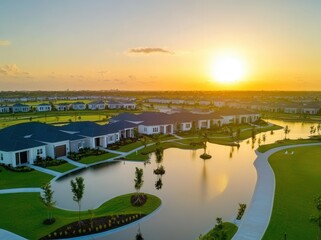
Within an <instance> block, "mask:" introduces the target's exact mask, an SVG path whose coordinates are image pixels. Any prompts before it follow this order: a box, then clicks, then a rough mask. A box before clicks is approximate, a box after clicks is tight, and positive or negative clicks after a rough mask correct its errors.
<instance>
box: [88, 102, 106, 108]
mask: <svg viewBox="0 0 321 240" xmlns="http://www.w3.org/2000/svg"><path fill="white" fill-rule="evenodd" d="M88 109H91V110H104V109H105V103H104V102H103V101H94V102H91V103H88Z"/></svg>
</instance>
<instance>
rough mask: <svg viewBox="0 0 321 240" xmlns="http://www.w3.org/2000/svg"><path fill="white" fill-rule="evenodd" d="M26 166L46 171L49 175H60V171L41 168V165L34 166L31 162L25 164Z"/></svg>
mask: <svg viewBox="0 0 321 240" xmlns="http://www.w3.org/2000/svg"><path fill="white" fill-rule="evenodd" d="M26 166H28V167H30V168H33V169H35V170H37V171H39V172H43V173H47V174H49V175H52V176H55V177H57V176H60V175H61V173H60V172H56V171H53V170H50V169H47V168H42V167H39V166H35V165H32V164H26Z"/></svg>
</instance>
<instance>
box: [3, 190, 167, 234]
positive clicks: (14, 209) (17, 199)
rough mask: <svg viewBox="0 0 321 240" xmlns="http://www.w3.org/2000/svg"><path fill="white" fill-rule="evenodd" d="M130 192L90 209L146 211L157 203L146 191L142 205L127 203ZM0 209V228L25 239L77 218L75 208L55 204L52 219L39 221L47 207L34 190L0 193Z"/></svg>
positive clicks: (112, 212)
mask: <svg viewBox="0 0 321 240" xmlns="http://www.w3.org/2000/svg"><path fill="white" fill-rule="evenodd" d="M130 196H131V194H126V195H122V196H118V197H116V198H113V199H111V200H109V201H107V202H105V203H104V204H103V205H101V206H100V207H99V208H98V209H95V210H94V216H95V217H99V216H106V215H115V214H130V213H142V214H149V213H151V212H153V211H154V210H156V209H157V208H158V207H159V206H160V204H161V200H160V199H159V198H158V197H156V196H153V195H148V200H147V202H146V204H145V205H144V206H142V207H139V208H138V207H133V206H132V205H131V203H130ZM8 202H10V204H8ZM75 204H76V203H75ZM0 212H1V218H0V228H3V229H6V230H8V231H11V232H14V233H17V234H19V235H21V236H23V237H25V238H27V239H39V238H40V237H42V236H45V235H46V234H48V233H50V232H52V231H54V230H55V229H57V228H59V227H62V226H64V225H66V224H68V223H71V222H74V221H77V220H78V212H74V211H65V210H61V209H56V208H55V209H54V210H53V217H54V218H55V219H56V222H55V223H54V224H52V225H49V226H48V225H43V224H42V221H43V220H44V219H45V218H46V217H47V209H46V208H45V207H44V206H43V204H42V203H41V202H40V199H39V194H37V193H18V194H4V195H0ZM81 216H82V219H86V218H89V214H88V212H87V211H84V212H82V214H81ZM13 222H14V224H13Z"/></svg>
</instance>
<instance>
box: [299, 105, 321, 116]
mask: <svg viewBox="0 0 321 240" xmlns="http://www.w3.org/2000/svg"><path fill="white" fill-rule="evenodd" d="M320 109H321V106H318V105H313V104H309V105H304V106H303V107H302V113H303V114H311V115H315V114H318V113H319V111H320Z"/></svg>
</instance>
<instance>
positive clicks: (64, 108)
mask: <svg viewBox="0 0 321 240" xmlns="http://www.w3.org/2000/svg"><path fill="white" fill-rule="evenodd" d="M55 108H56V109H57V111H68V110H69V109H70V104H69V103H59V104H56V105H55Z"/></svg>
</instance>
